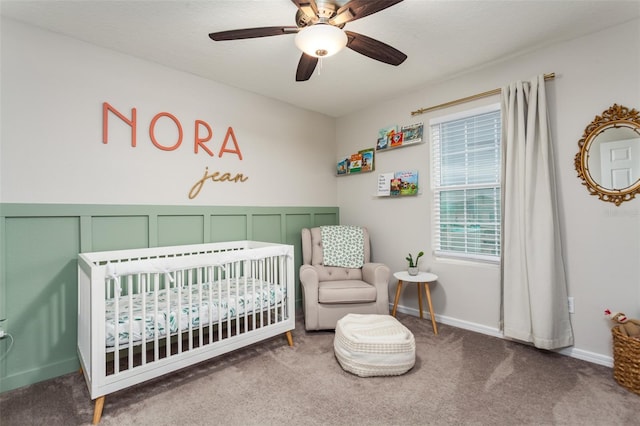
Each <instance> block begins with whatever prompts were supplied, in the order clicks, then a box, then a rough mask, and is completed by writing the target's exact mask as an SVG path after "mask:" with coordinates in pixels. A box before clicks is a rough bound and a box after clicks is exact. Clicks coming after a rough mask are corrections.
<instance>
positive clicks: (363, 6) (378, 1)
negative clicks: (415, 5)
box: [294, 0, 402, 25]
mask: <svg viewBox="0 0 640 426" xmlns="http://www.w3.org/2000/svg"><path fill="white" fill-rule="evenodd" d="M303 1H304V0H303ZM401 1H402V0H351V1H350V2H348V3H347V4H345V5H344V6H342V7H341V8H340V9H338V11H337V12H336V15H335V16H334V17H333V18H332V19H331V20H330V21H329V22H330V23H331V24H332V25H342V24H344V23H347V22H350V21H355V20H356V19H360V18H364V17H365V16H369V15H371V14H374V13H376V12H380V11H381V10H384V9H386V8H388V7H391V6H393V5H394V4H397V3H400V2H401ZM294 3H295V2H294Z"/></svg>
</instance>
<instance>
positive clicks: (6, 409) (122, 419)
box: [0, 313, 640, 426]
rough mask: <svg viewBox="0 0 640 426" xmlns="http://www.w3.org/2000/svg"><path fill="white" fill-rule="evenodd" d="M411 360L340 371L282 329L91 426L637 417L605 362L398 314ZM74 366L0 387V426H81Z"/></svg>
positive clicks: (309, 339)
mask: <svg viewBox="0 0 640 426" xmlns="http://www.w3.org/2000/svg"><path fill="white" fill-rule="evenodd" d="M398 319H399V320H400V321H401V322H402V323H403V324H404V325H405V326H407V327H408V328H409V329H410V330H411V331H412V332H413V334H414V336H415V339H416V364H415V366H414V367H413V369H411V370H410V371H409V372H408V373H406V374H404V375H402V376H393V377H370V378H360V377H358V376H354V375H352V374H350V373H347V372H345V371H344V370H342V368H341V367H340V365H339V364H338V362H337V361H336V359H335V356H334V353H333V338H334V333H333V332H332V331H321V332H307V331H305V330H304V323H303V321H302V318H301V317H298V321H297V323H296V325H297V327H296V330H294V332H293V338H294V347H289V346H288V345H287V343H286V339H285V337H284V336H282V337H276V338H273V339H269V340H267V341H265V342H262V343H259V344H256V345H253V346H250V347H247V348H243V349H240V350H237V351H235V352H232V353H230V354H227V355H223V356H220V357H217V358H214V359H212V360H209V361H206V362H203V363H201V364H198V365H195V366H192V367H189V368H186V369H184V370H181V371H179V372H176V373H173V374H169V375H167V376H165V377H162V378H160V379H155V380H152V381H149V382H146V383H144V384H141V385H137V386H134V387H131V388H129V389H126V390H122V391H119V392H116V393H114V394H111V395H107V397H106V402H105V407H104V412H103V417H102V421H101V423H100V424H101V425H103V426H111V425H118V426H122V425H154V426H157V425H177V424H180V425H293V424H296V425H497V426H500V425H505V426H507V425H509V426H511V425H576V426H578V425H580V426H588V425H594V426H595V425H625V426H632V425H640V396H638V395H636V394H634V393H632V392H630V391H628V390H626V389H625V388H623V387H621V386H620V385H618V384H617V383H616V381H615V380H614V379H613V375H612V370H611V369H610V368H608V367H604V366H600V365H596V364H592V363H588V362H585V361H581V360H577V359H574V358H569V357H566V356H562V355H558V354H556V353H553V352H547V351H542V350H538V349H535V348H532V347H529V346H526V345H522V344H518V343H515V342H511V341H507V340H503V339H499V338H494V337H490V336H486V335H482V334H478V333H474V332H471V331H467V330H463V329H460V328H456V327H451V326H447V325H444V324H439V326H438V331H439V335H437V336H436V335H434V334H433V331H432V329H431V324H430V322H429V321H428V320H420V319H419V318H416V317H412V316H409V315H404V314H400V313H399V314H398ZM92 416H93V404H92V402H91V401H90V397H89V393H88V391H87V387H86V384H85V382H84V379H83V378H82V377H81V375H80V374H77V373H74V374H69V375H65V376H61V377H57V378H55V379H52V380H48V381H45V382H41V383H37V384H34V385H31V386H27V387H24V388H21V389H16V390H13V391H10V392H5V393H3V394H1V395H0V424H1V425H2V426H13V425H17V426H22V425H47V426H55V425H64V426H70V425H88V424H90V422H91V419H92Z"/></svg>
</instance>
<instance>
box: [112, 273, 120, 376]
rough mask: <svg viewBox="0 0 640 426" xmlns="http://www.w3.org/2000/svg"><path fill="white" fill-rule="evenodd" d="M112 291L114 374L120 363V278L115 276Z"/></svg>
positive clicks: (118, 370) (117, 370)
mask: <svg viewBox="0 0 640 426" xmlns="http://www.w3.org/2000/svg"><path fill="white" fill-rule="evenodd" d="M113 286H114V288H113V291H114V302H115V303H114V311H115V314H114V316H113V325H114V329H115V331H114V334H115V340H116V341H115V345H114V350H115V352H114V353H113V371H114V374H118V373H119V372H120V363H119V362H118V356H119V355H120V321H119V318H120V296H121V295H122V294H121V291H120V278H115V279H114V282H113Z"/></svg>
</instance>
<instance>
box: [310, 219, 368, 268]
mask: <svg viewBox="0 0 640 426" xmlns="http://www.w3.org/2000/svg"><path fill="white" fill-rule="evenodd" d="M320 232H321V235H322V255H323V261H322V263H323V264H324V266H340V267H342V268H362V265H364V232H363V230H362V228H361V227H359V226H348V225H336V226H321V227H320Z"/></svg>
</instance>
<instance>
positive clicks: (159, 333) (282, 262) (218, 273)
mask: <svg viewBox="0 0 640 426" xmlns="http://www.w3.org/2000/svg"><path fill="white" fill-rule="evenodd" d="M293 268H294V259H293V246H290V245H284V244H271V243H264V242H257V241H233V242H225V243H212V244H198V245H188V246H174V247H158V248H147V249H134V250H118V251H109V252H94V253H81V254H79V255H78V356H79V359H80V364H81V367H82V372H83V374H84V377H85V380H86V382H87V386H88V388H89V392H90V394H91V399H93V400H95V401H96V402H95V408H94V415H93V423H94V424H97V423H98V422H99V421H100V417H101V416H102V409H103V406H104V401H105V395H107V394H109V393H112V392H116V391H118V390H121V389H124V388H126V387H129V386H132V385H135V384H138V383H141V382H143V381H146V380H149V379H152V378H155V377H158V376H161V375H163V374H166V373H169V372H172V371H175V370H178V369H181V368H184V367H187V366H189V365H193V364H195V363H198V362H201V361H204V360H206V359H209V358H211V357H215V356H218V355H221V354H224V353H227V352H229V351H232V350H235V349H238V348H241V347H244V346H246V345H250V344H253V343H256V342H259V341H261V340H264V339H267V338H270V337H273V336H275V335H278V334H280V333H285V334H286V337H287V341H288V343H289V345H290V346H292V345H293V339H292V336H291V330H293V329H294V328H295V311H294V310H295V305H294V303H295V296H294V292H295V290H294V289H295V286H294V284H295V283H294V272H293V271H294V269H293Z"/></svg>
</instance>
